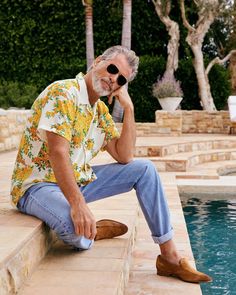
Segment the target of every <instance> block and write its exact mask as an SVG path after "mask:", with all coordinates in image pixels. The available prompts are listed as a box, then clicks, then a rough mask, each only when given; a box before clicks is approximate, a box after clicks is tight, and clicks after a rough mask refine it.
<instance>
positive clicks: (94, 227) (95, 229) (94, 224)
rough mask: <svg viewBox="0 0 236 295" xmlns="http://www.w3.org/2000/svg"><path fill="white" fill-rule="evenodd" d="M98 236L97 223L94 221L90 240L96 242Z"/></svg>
mask: <svg viewBox="0 0 236 295" xmlns="http://www.w3.org/2000/svg"><path fill="white" fill-rule="evenodd" d="M96 234H97V228H96V222H95V221H94V222H93V223H92V225H91V236H90V239H91V240H94V239H95V237H96Z"/></svg>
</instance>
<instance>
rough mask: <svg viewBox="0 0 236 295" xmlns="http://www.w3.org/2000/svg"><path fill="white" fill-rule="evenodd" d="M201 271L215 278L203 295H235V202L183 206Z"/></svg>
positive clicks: (195, 201)
mask: <svg viewBox="0 0 236 295" xmlns="http://www.w3.org/2000/svg"><path fill="white" fill-rule="evenodd" d="M182 205H183V210H184V215H185V220H186V223H187V227H188V233H189V237H190V241H191V246H192V250H193V254H194V257H195V261H196V265H197V268H198V270H200V271H203V272H206V273H207V274H209V275H210V276H211V277H213V282H212V283H205V284H201V289H202V293H203V295H226V294H227V295H228V294H230V295H235V294H236V198H235V199H233V200H213V201H212V200H211V201H209V200H200V199H197V198H192V199H188V200H186V201H183V202H182Z"/></svg>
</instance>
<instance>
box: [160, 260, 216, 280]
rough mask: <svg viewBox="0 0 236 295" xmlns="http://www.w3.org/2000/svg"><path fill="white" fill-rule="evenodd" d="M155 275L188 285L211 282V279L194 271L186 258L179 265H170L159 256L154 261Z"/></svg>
mask: <svg viewBox="0 0 236 295" xmlns="http://www.w3.org/2000/svg"><path fill="white" fill-rule="evenodd" d="M156 268H157V274H158V275H160V276H167V277H168V276H173V277H177V278H179V279H181V280H182V281H185V282H190V283H201V282H212V278H211V277H210V276H208V275H206V274H204V273H202V272H199V271H197V270H196V269H194V268H193V267H192V266H191V265H190V264H189V262H188V260H187V259H186V258H182V259H180V261H179V265H175V264H172V263H170V262H168V261H167V260H165V259H164V258H163V257H162V256H161V255H159V256H158V257H157V261H156Z"/></svg>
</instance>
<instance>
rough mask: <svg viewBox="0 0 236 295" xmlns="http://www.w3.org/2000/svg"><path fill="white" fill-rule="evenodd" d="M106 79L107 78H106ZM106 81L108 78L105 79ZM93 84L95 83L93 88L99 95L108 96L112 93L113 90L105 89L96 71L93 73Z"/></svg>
mask: <svg viewBox="0 0 236 295" xmlns="http://www.w3.org/2000/svg"><path fill="white" fill-rule="evenodd" d="M104 80H105V79H104ZM105 81H106V80H105ZM108 83H109V82H108ZM92 84H93V89H94V91H95V92H96V93H97V94H98V95H99V96H108V95H110V94H111V90H104V89H103V88H102V85H101V81H100V80H99V78H98V77H97V75H96V74H95V73H93V74H92Z"/></svg>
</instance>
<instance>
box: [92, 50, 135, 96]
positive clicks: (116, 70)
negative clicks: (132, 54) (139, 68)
mask: <svg viewBox="0 0 236 295" xmlns="http://www.w3.org/2000/svg"><path fill="white" fill-rule="evenodd" d="M92 71H93V72H92V83H93V89H94V90H95V92H96V93H97V94H98V95H99V96H108V95H110V94H111V93H112V92H114V91H115V90H117V89H118V88H120V87H122V86H123V85H120V84H122V83H124V82H125V80H127V81H128V80H129V79H130V77H131V75H132V69H131V68H130V66H129V64H128V62H127V61H126V57H125V56H124V55H123V54H119V55H117V56H115V57H114V58H112V59H109V60H99V58H98V59H97V63H96V64H95V65H94V67H93V70H92Z"/></svg>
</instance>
